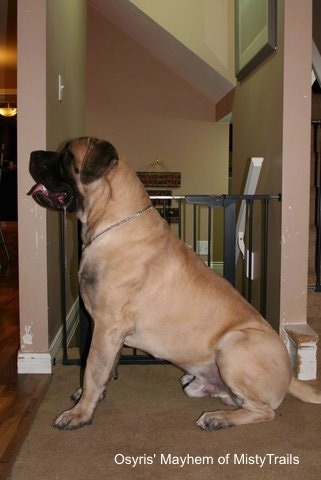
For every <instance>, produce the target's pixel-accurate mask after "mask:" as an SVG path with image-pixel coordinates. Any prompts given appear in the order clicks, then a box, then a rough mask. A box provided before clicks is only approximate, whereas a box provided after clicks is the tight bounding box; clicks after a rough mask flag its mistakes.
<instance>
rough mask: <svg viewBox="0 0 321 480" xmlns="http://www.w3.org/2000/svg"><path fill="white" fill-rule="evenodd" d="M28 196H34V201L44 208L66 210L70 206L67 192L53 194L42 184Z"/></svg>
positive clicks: (35, 187)
mask: <svg viewBox="0 0 321 480" xmlns="http://www.w3.org/2000/svg"><path fill="white" fill-rule="evenodd" d="M28 195H32V197H33V199H34V200H35V201H36V202H37V203H38V204H39V205H41V206H42V207H45V208H51V209H53V210H62V209H65V208H67V207H68V205H69V204H70V198H68V195H67V192H51V191H50V190H48V189H47V188H46V187H45V186H44V185H43V184H42V183H38V184H37V185H35V186H34V187H33V188H32V189H31V190H30V192H29V194H28Z"/></svg>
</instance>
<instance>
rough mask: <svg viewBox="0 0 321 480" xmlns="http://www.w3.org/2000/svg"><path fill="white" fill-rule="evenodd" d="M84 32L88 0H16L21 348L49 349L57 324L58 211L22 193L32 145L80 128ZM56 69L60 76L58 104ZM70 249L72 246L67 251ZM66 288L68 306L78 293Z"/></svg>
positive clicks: (49, 144)
mask: <svg viewBox="0 0 321 480" xmlns="http://www.w3.org/2000/svg"><path fill="white" fill-rule="evenodd" d="M70 17H72V19H73V28H70V23H69V20H70ZM85 32H86V2H85V0H68V2H65V1H64V0H47V1H46V2H45V1H40V0H19V2H18V101H19V103H18V111H19V114H18V205H19V206H18V229H19V294H20V330H21V350H20V353H21V354H24V353H28V352H39V353H43V352H48V351H49V347H50V343H51V341H52V339H53V338H54V336H55V334H56V333H57V330H58V328H59V326H60V319H61V314H60V306H59V305H60V297H59V292H60V282H59V275H58V242H59V237H58V235H57V225H58V221H57V214H53V213H50V214H48V213H47V211H46V210H45V209H43V208H41V207H38V206H37V205H36V204H35V202H34V201H33V200H32V199H31V197H29V196H27V195H26V193H27V192H28V191H29V190H30V188H31V186H32V185H33V180H32V179H31V177H30V175H29V172H28V165H29V156H30V152H31V151H32V150H39V149H53V150H56V149H57V148H58V146H59V145H60V144H61V142H63V141H65V140H66V139H67V138H69V137H70V136H74V135H81V134H83V133H84V77H85V57H84V55H85V53H84V51H85V50H84V45H85ZM31 52H32V54H30V53H31ZM59 73H61V74H62V75H63V77H64V81H65V96H64V100H63V102H62V103H61V104H60V103H59V102H58V94H57V80H58V74H59ZM75 78H77V82H75ZM73 256H74V252H73V251H72V247H71V246H70V245H69V257H73ZM67 294H68V305H67V308H68V307H69V308H70V306H71V304H72V302H73V301H74V300H75V294H76V292H75V291H73V292H71V291H68V292H67ZM48 320H49V323H48ZM26 334H28V335H26Z"/></svg>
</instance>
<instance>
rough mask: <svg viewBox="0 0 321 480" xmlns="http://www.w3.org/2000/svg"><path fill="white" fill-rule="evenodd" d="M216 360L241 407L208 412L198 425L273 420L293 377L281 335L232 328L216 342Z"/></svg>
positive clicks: (223, 425)
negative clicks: (232, 330) (231, 330)
mask: <svg viewBox="0 0 321 480" xmlns="http://www.w3.org/2000/svg"><path fill="white" fill-rule="evenodd" d="M216 362H217V367H218V369H219V372H220V376H221V379H222V382H223V383H224V384H225V385H226V387H227V388H228V389H229V391H231V392H232V393H233V395H234V396H235V398H237V400H238V401H237V403H238V404H239V405H240V406H241V408H239V409H236V410H219V411H214V412H205V413H203V414H202V415H201V417H200V418H199V419H198V420H197V425H198V426H199V427H201V428H203V429H204V430H219V429H221V428H227V427H231V426H234V425H244V424H248V423H258V422H267V421H270V420H272V419H273V418H274V416H275V409H276V408H277V407H278V406H279V405H280V403H281V401H282V400H283V398H284V396H285V394H286V392H287V390H288V386H289V383H290V380H291V368H290V362H289V358H288V354H287V351H286V349H285V347H284V344H283V343H282V341H281V339H280V338H279V337H278V335H277V334H275V333H274V332H273V331H271V332H269V331H264V330H259V329H258V330H255V329H246V330H243V331H234V332H230V333H228V334H227V335H225V337H223V339H222V340H221V341H220V342H219V344H218V346H217V350H216Z"/></svg>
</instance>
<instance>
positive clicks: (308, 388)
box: [288, 377, 321, 403]
mask: <svg viewBox="0 0 321 480" xmlns="http://www.w3.org/2000/svg"><path fill="white" fill-rule="evenodd" d="M288 392H289V393H290V394H291V395H293V396H294V397H296V398H298V399H299V400H302V402H307V403H321V390H318V389H317V388H315V387H313V386H312V385H309V384H308V383H305V382H303V381H302V380H298V379H297V378H295V377H292V380H291V382H290V385H289V390H288Z"/></svg>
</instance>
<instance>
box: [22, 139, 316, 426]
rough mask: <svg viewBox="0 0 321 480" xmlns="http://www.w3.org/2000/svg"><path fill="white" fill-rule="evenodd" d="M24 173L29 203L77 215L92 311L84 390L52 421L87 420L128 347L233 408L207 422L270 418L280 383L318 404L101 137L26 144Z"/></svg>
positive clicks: (267, 329) (82, 274)
mask: <svg viewBox="0 0 321 480" xmlns="http://www.w3.org/2000/svg"><path fill="white" fill-rule="evenodd" d="M30 173H31V175H32V177H33V179H34V180H35V182H36V183H37V184H36V185H35V186H34V187H33V189H32V191H31V194H32V196H33V198H34V199H35V201H36V202H38V203H39V204H40V205H42V206H43V207H46V208H50V209H54V210H61V209H65V210H67V211H68V212H70V213H72V212H73V213H75V215H76V217H77V218H78V219H79V220H80V221H81V223H82V242H83V251H82V258H81V262H80V267H79V285H80V292H81V295H82V298H83V300H84V304H85V306H86V309H87V310H88V312H89V314H90V315H91V317H92V319H93V321H94V332H93V338H92V343H91V348H90V352H89V355H88V360H87V365H86V369H85V374H84V381H83V386H82V389H80V390H79V391H78V393H77V394H76V395H75V400H76V403H75V405H74V406H73V407H72V408H71V409H70V410H66V411H64V412H62V413H61V414H60V415H58V416H57V418H56V419H55V420H54V425H55V426H56V427H59V428H61V429H66V430H69V429H75V428H79V427H81V426H83V425H86V424H89V423H91V421H92V418H93V414H94V411H95V408H96V405H97V403H98V402H99V400H101V399H102V398H103V397H104V395H105V390H106V385H107V383H108V381H109V379H110V378H111V376H112V372H113V369H114V367H115V364H116V362H117V359H118V356H119V352H120V350H121V348H122V347H123V346H124V345H127V346H129V347H135V348H137V349H140V350H143V351H145V352H148V353H149V354H151V355H153V356H154V357H157V358H161V359H165V360H167V361H169V362H171V363H172V364H174V365H177V366H178V367H180V368H181V369H182V370H183V371H184V372H186V373H185V375H184V376H183V377H182V379H181V383H182V385H183V388H184V392H185V393H186V394H187V395H189V396H191V397H203V396H212V397H218V398H219V399H220V400H221V401H222V402H223V403H224V404H225V405H227V406H228V407H229V408H227V409H223V410H218V411H213V412H205V413H203V414H202V415H201V416H200V418H199V419H198V420H197V425H198V426H199V427H201V428H202V429H205V430H218V429H221V428H226V427H230V426H232V425H242V424H248V423H255V422H265V421H269V420H272V419H273V418H274V416H275V410H276V409H277V408H278V407H279V405H280V403H281V402H282V400H283V398H284V396H285V394H286V393H287V392H289V393H291V394H292V395H294V396H295V397H297V398H299V399H301V400H303V401H306V402H313V403H321V392H320V391H318V390H316V389H315V388H314V387H312V386H310V385H307V384H305V383H304V382H301V381H299V380H297V379H296V378H294V377H293V376H292V372H291V366H290V360H289V355H288V352H287V350H286V348H285V345H284V343H283V341H282V340H281V338H280V337H279V335H278V334H277V333H276V332H275V331H274V330H273V329H272V328H271V326H270V325H269V324H268V323H267V322H266V321H265V320H264V319H263V318H262V316H261V315H260V314H259V313H258V312H257V311H256V310H255V309H254V308H253V307H252V306H251V305H250V304H249V303H248V302H247V301H246V300H245V299H244V298H243V297H242V296H241V295H240V294H239V293H238V292H237V291H236V290H235V289H234V288H233V287H232V286H231V285H230V284H229V283H228V282H227V281H226V280H224V279H223V278H222V277H220V276H219V275H217V274H215V273H214V272H213V271H212V270H211V269H209V268H208V267H207V266H205V265H204V263H203V261H202V260H201V259H200V258H199V257H198V256H197V254H196V253H194V251H193V250H192V249H191V248H189V247H188V246H187V245H185V244H184V242H182V241H181V240H180V239H178V238H177V236H176V235H175V234H174V233H173V231H172V230H171V228H170V227H169V225H168V224H167V222H166V221H164V220H163V219H162V218H161V216H160V215H159V213H158V212H157V210H156V209H155V208H153V206H152V205H151V202H150V199H149V196H148V194H147V192H146V190H145V188H144V187H143V185H142V183H141V182H140V180H139V179H138V177H137V176H136V174H135V171H134V170H133V168H131V167H130V165H129V164H128V163H127V162H126V161H125V160H124V159H123V158H120V157H119V156H118V154H117V151H116V150H115V148H114V147H113V146H112V145H111V144H110V143H109V142H107V141H104V140H99V139H97V138H91V137H82V138H77V139H75V140H72V141H70V142H69V143H67V144H66V146H65V147H64V148H63V149H62V150H61V151H58V152H49V151H34V152H32V153H31V157H30Z"/></svg>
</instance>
